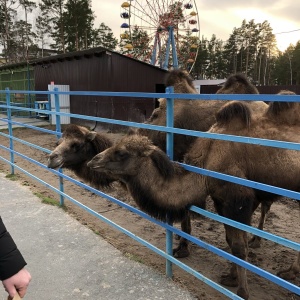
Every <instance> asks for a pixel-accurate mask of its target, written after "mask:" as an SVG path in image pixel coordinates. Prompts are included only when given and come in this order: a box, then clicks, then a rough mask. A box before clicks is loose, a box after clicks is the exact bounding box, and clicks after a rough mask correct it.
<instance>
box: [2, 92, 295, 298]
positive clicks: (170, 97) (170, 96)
mask: <svg viewBox="0 0 300 300" xmlns="http://www.w3.org/2000/svg"><path fill="white" fill-rule="evenodd" d="M14 93H19V94H28V93H29V92H28V91H14V90H11V91H10V90H8V89H6V90H5V91H0V95H1V94H5V96H6V105H4V104H1V105H0V108H1V110H6V112H7V119H6V118H5V119H2V121H6V122H7V126H8V127H7V128H8V134H5V133H3V132H0V134H1V135H2V136H5V137H7V138H8V139H9V147H5V146H3V145H0V148H1V149H4V150H5V151H7V152H9V153H10V160H8V159H5V158H4V157H0V159H1V160H3V161H5V162H6V163H7V164H9V165H10V166H11V173H12V174H13V173H14V169H15V168H16V169H18V170H20V171H22V172H24V173H25V174H26V175H28V176H30V177H32V178H33V179H35V180H37V181H38V182H40V183H41V184H43V185H45V186H46V187H48V188H49V189H51V190H53V191H55V192H56V193H57V194H58V195H60V203H61V205H63V203H64V199H68V200H70V201H71V202H73V203H74V204H76V205H78V206H79V207H81V208H82V209H84V210H86V211H87V212H89V213H90V214H92V215H94V216H96V217H97V218H99V219H100V220H102V221H104V222H106V223H108V224H109V225H111V226H112V227H114V228H116V229H118V230H119V231H121V232H123V233H125V234H126V235H128V236H130V237H131V238H133V239H134V240H136V241H138V242H139V243H141V244H142V245H144V246H146V247H148V248H149V249H151V250H152V251H154V252H155V253H157V254H159V255H161V256H162V257H164V258H165V259H166V274H167V276H169V277H171V276H172V264H176V265H177V266H179V267H180V268H182V269H184V270H185V271H186V272H188V273H190V274H192V275H193V276H195V277H196V278H198V279H199V280H201V281H203V282H205V283H206V284H208V285H209V286H211V287H212V288H214V289H216V290H218V291H219V292H220V293H222V294H224V295H225V296H227V297H228V298H230V299H241V298H240V297H239V296H237V295H236V294H234V293H232V292H231V291H229V290H228V289H226V288H224V287H223V286H221V285H219V284H217V283H216V282H214V281H212V280H210V279H209V278H207V277H205V276H203V275H202V274H201V273H200V272H197V271H196V270H194V269H192V268H191V267H189V266H187V265H186V264H184V263H182V262H181V261H179V260H177V259H175V258H174V257H173V256H172V238H173V237H172V235H173V233H175V234H179V235H180V236H182V237H184V238H186V239H188V240H189V241H191V242H193V243H195V244H196V245H198V246H200V247H203V248H205V249H207V250H209V251H211V252H213V253H215V254H217V255H219V256H221V257H223V258H225V259H227V260H229V261H231V262H234V263H236V264H238V265H240V266H242V267H244V268H246V269H248V270H250V271H251V272H254V273H256V274H258V275H260V276H262V277H264V278H266V279H268V280H270V281H272V282H274V283H275V284H277V285H279V286H281V287H283V288H285V289H287V290H289V291H291V292H292V293H295V294H296V295H300V287H298V286H296V285H294V284H292V283H290V282H288V281H285V280H283V279H281V278H279V277H277V276H275V275H273V274H271V273H269V272H267V271H265V270H263V269H260V268H258V267H256V266H254V265H252V264H250V263H248V262H246V261H244V260H241V259H239V258H237V257H235V256H233V255H231V254H229V253H227V252H225V251H223V250H221V249H218V248H216V247H214V246H212V245H210V244H208V243H205V242H203V241H201V240H199V239H197V238H195V237H193V236H191V235H189V234H187V233H184V232H182V231H181V230H179V229H176V228H175V227H173V226H172V224H167V223H163V222H160V221H158V220H156V219H153V218H152V217H150V216H148V215H147V214H146V213H144V212H142V211H140V210H138V209H136V208H134V207H132V206H130V205H128V204H126V203H124V202H123V201H120V200H118V199H116V198H114V197H112V196H110V195H107V194H105V193H103V192H101V191H99V190H96V189H94V188H92V187H90V186H88V185H85V184H84V183H81V182H79V181H77V180H75V179H73V178H71V177H69V176H67V175H65V174H64V173H63V172H62V171H61V170H59V171H56V170H53V169H48V168H47V166H45V165H44V164H42V163H40V162H38V161H36V160H34V159H32V158H29V157H27V156H26V154H24V153H19V152H17V151H15V150H14V142H20V143H23V144H26V145H29V146H30V147H33V148H36V149H38V150H40V151H43V152H45V153H50V152H51V150H49V149H45V148H42V147H40V146H37V145H34V144H31V143H28V142H26V141H24V140H21V139H19V138H16V137H14V136H13V130H12V127H13V125H19V126H23V127H26V128H31V129H35V130H39V131H44V132H47V133H49V134H53V135H56V136H57V137H60V136H61V125H60V124H61V123H60V117H61V116H69V117H72V118H79V119H85V120H92V121H99V122H106V123H111V124H117V125H123V126H129V127H142V128H146V129H151V130H160V131H163V132H166V134H167V154H168V155H169V157H170V158H172V157H173V134H174V133H179V134H185V135H192V136H196V137H204V138H212V139H220V140H226V141H234V142H242V143H249V144H256V145H265V146H269V147H279V148H285V149H293V150H300V144H299V143H291V142H283V141H275V140H265V139H258V138H250V137H241V136H232V135H224V134H216V133H209V132H198V131H192V130H185V129H177V128H174V127H173V105H174V98H176V99H194V100H199V101H200V100H210V99H211V100H216V99H219V100H234V99H238V100H240V101H244V100H260V101H284V102H300V96H297V95H296V96H292V95H288V96H286V95H280V96H274V95H221V94H218V95H195V94H175V93H173V88H172V87H169V88H167V90H166V94H165V93H121V92H118V93H116V92H59V91H58V90H57V89H55V90H54V91H53V92H44V91H30V94H34V95H50V94H54V97H55V105H56V107H55V111H50V110H49V111H47V112H45V110H40V109H32V108H25V107H16V106H15V105H12V104H11V103H10V97H11V95H12V94H14ZM59 94H68V95H86V96H111V97H139V98H141V97H143V98H167V126H155V125H150V124H144V123H142V124H141V123H136V122H127V121H121V120H114V119H107V118H98V117H91V116H85V115H79V114H69V113H62V112H60V110H59ZM16 109H18V110H19V111H27V112H28V111H30V112H34V113H36V114H39V113H43V114H45V113H47V114H49V115H52V117H55V118H56V130H55V131H52V130H48V129H45V128H40V127H36V126H32V125H29V124H26V123H25V124H24V123H21V122H16V121H13V120H12V117H11V116H12V111H13V110H16ZM15 156H19V157H21V158H23V159H25V160H28V161H30V162H32V163H34V164H36V165H37V166H39V167H41V168H44V169H47V170H48V171H50V172H52V173H54V174H55V175H57V176H58V178H59V189H58V188H55V187H54V186H52V185H50V184H48V183H47V182H45V181H43V180H42V179H40V178H37V177H35V176H34V175H33V174H31V173H29V172H28V171H26V170H24V169H22V168H21V167H19V166H18V165H17V164H15V163H14V158H15ZM182 166H183V167H184V168H186V169H187V170H189V171H192V172H196V173H199V174H203V175H206V176H212V177H215V178H218V179H222V180H227V181H230V182H233V183H237V184H240V185H244V186H248V187H251V188H255V189H261V190H263V191H267V192H272V193H275V194H279V195H282V196H284V197H289V198H293V199H296V200H298V201H299V200H300V193H297V192H294V191H290V190H286V189H282V188H278V187H272V186H269V185H266V184H261V183H258V182H253V181H250V180H246V179H242V178H238V177H234V176H229V175H225V174H221V173H217V172H213V171H209V170H205V169H202V168H197V167H194V166H190V165H186V164H182ZM63 179H66V180H69V181H71V182H73V183H75V184H77V185H79V186H81V187H83V188H85V189H87V190H89V191H91V192H93V193H95V194H97V195H99V196H101V197H104V198H106V199H108V200H110V201H112V202H113V203H116V204H118V205H120V206H121V207H123V208H125V209H127V210H129V211H131V212H134V213H136V214H138V215H140V216H142V217H143V218H145V219H147V220H149V221H151V222H153V223H155V224H158V225H159V226H161V227H163V228H165V229H166V233H167V234H166V251H162V250H160V249H158V248H157V247H155V246H154V245H152V244H150V243H149V242H147V241H145V240H144V239H142V238H140V237H138V236H136V235H135V234H133V233H132V232H130V231H128V230H126V229H125V228H123V227H121V226H119V225H118V224H116V223H114V222H112V221H111V220H109V219H107V218H106V217H104V216H103V215H101V214H99V213H97V212H96V211H94V210H92V209H91V208H89V207H87V206H85V205H83V204H82V203H80V202H79V201H78V200H76V199H74V198H72V197H71V196H69V195H68V194H66V193H65V192H64V187H63ZM191 210H192V211H193V212H196V213H198V214H200V215H203V216H205V217H208V218H211V219H213V220H216V221H218V222H221V223H225V224H227V225H230V226H234V227H237V228H239V229H241V230H245V231H247V232H249V233H252V234H254V235H257V236H260V237H262V238H265V239H269V240H271V241H273V242H275V243H278V244H281V245H283V246H285V247H289V248H291V249H293V250H295V251H298V252H299V251H300V244H299V243H296V242H293V241H291V240H287V239H284V238H282V237H280V236H277V235H273V234H271V233H268V232H266V231H261V230H259V229H256V228H253V227H251V226H247V225H244V224H241V223H238V222H235V221H232V220H230V219H226V218H224V217H221V216H219V215H216V214H213V213H211V212H209V211H206V210H203V209H200V208H198V207H195V206H192V207H191Z"/></svg>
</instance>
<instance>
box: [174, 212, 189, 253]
mask: <svg viewBox="0 0 300 300" xmlns="http://www.w3.org/2000/svg"><path fill="white" fill-rule="evenodd" d="M181 230H182V231H183V232H186V233H188V234H191V231H192V227H191V218H190V214H189V212H188V211H187V212H186V214H185V217H184V218H183V220H182V221H181ZM188 246H189V241H188V240H187V239H185V238H183V237H180V239H179V245H178V247H177V248H175V249H173V255H174V257H176V258H183V257H187V256H189V255H190V251H189V247H188Z"/></svg>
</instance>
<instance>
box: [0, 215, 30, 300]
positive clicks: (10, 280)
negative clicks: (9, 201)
mask: <svg viewBox="0 0 300 300" xmlns="http://www.w3.org/2000/svg"><path fill="white" fill-rule="evenodd" d="M26 264H27V263H26V261H25V260H24V258H23V256H22V254H21V252H20V251H19V250H18V248H17V246H16V244H15V242H14V240H13V239H12V237H11V235H10V234H9V232H8V231H7V230H6V227H5V225H4V224H3V221H2V218H1V217H0V280H1V281H2V284H3V286H4V288H5V290H6V291H7V292H8V294H9V296H10V297H11V298H13V297H14V296H15V295H16V294H17V293H19V295H20V297H21V298H23V297H24V296H25V294H26V291H27V287H28V285H29V282H30V280H31V275H30V273H29V272H28V271H27V270H26V269H25V268H24V267H25V265H26Z"/></svg>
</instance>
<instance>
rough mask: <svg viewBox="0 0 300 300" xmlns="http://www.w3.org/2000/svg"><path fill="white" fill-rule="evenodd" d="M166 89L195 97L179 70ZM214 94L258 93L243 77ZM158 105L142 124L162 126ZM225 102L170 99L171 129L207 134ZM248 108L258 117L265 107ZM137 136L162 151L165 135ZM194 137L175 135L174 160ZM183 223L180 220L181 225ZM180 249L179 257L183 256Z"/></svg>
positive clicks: (265, 208)
mask: <svg viewBox="0 0 300 300" xmlns="http://www.w3.org/2000/svg"><path fill="white" fill-rule="evenodd" d="M165 85H166V86H173V87H174V92H175V93H190V94H197V91H196V89H195V87H194V85H193V81H192V79H191V77H190V75H189V74H188V73H187V72H186V71H183V70H172V71H170V72H169V73H168V75H167V77H166V83H165ZM217 94H258V90H257V88H256V87H255V86H254V85H252V84H251V83H250V81H249V80H248V79H247V77H246V76H245V75H243V74H235V75H231V76H229V77H228V78H227V80H226V82H225V83H224V85H223V86H222V87H221V88H220V89H219V90H218V91H217ZM159 101H160V105H159V107H158V108H156V109H155V110H154V111H153V113H152V115H151V117H150V118H149V119H148V121H147V122H146V123H148V124H151V125H159V126H166V99H160V100H159ZM227 102H228V101H223V100H197V101H195V100H179V99H177V100H176V99H175V100H174V127H176V128H183V129H189V130H197V131H207V130H209V128H210V127H211V126H212V125H213V124H214V123H215V121H216V119H215V113H216V112H217V111H218V110H219V109H220V108H221V107H222V106H223V105H224V104H225V103H227ZM246 102H247V103H248V104H250V105H251V106H252V110H253V111H254V112H255V113H256V114H262V113H264V112H265V111H266V109H267V108H268V105H267V104H266V103H264V102H263V101H246ZM137 133H138V134H140V135H145V136H147V137H149V138H150V139H151V141H152V142H153V143H154V145H156V146H158V147H159V148H160V149H162V150H163V151H165V149H166V148H165V147H166V133H164V132H161V131H156V130H147V129H143V128H140V129H138V130H137ZM195 139H196V137H193V136H188V135H182V134H175V135H174V160H178V161H182V160H183V157H184V154H185V153H186V152H187V151H188V150H189V147H190V145H192V143H193V142H194V141H195ZM269 209H270V204H269V203H268V202H265V203H263V204H262V205H261V219H260V222H259V229H263V225H264V221H265V215H266V213H267V212H268V211H269ZM184 223H185V220H183V224H182V226H183V227H185V225H184ZM260 241H261V239H260V238H259V237H257V236H253V238H252V239H251V241H250V247H253V248H258V247H260ZM184 249H185V251H186V248H183V249H182V251H181V252H180V253H177V254H176V255H180V257H183V256H187V255H188V252H186V253H184Z"/></svg>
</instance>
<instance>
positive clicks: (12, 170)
mask: <svg viewBox="0 0 300 300" xmlns="http://www.w3.org/2000/svg"><path fill="white" fill-rule="evenodd" d="M5 90H6V105H7V126H8V134H9V149H10V162H11V165H10V172H11V174H14V173H15V167H14V165H13V164H14V162H15V157H14V152H13V151H14V141H13V139H12V136H13V130H12V123H11V108H10V107H8V106H10V92H9V88H5Z"/></svg>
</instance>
